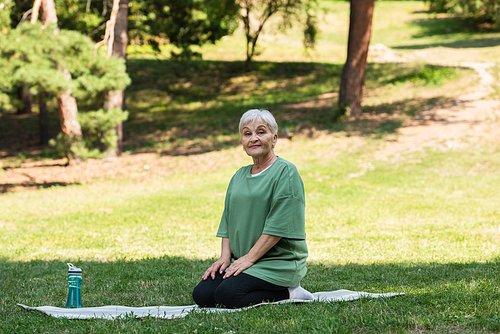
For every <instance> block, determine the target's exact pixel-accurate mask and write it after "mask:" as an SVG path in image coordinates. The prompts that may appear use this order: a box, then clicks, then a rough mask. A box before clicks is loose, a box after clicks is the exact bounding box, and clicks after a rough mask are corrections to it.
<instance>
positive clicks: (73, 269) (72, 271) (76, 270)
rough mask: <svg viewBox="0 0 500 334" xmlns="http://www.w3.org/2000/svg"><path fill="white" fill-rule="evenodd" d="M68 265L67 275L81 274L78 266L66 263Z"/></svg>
mask: <svg viewBox="0 0 500 334" xmlns="http://www.w3.org/2000/svg"><path fill="white" fill-rule="evenodd" d="M66 264H67V265H68V267H69V269H68V275H81V274H82V270H81V269H80V268H77V267H75V266H74V265H72V264H71V263H66Z"/></svg>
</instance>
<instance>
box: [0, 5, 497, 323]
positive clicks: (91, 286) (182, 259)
mask: <svg viewBox="0 0 500 334" xmlns="http://www.w3.org/2000/svg"><path fill="white" fill-rule="evenodd" d="M321 4H322V5H323V6H324V7H326V8H328V9H329V11H327V12H325V13H324V14H321V15H323V16H320V20H319V23H320V24H319V28H320V29H319V35H318V41H317V44H316V47H315V49H313V50H309V51H307V52H306V51H304V48H303V45H302V40H301V38H300V36H299V35H300V31H299V30H300V29H299V28H298V27H292V28H291V29H289V30H287V31H285V32H280V31H272V30H269V31H267V30H266V31H265V33H264V34H263V35H262V36H261V40H260V42H259V43H260V47H261V51H262V53H261V54H260V55H258V56H256V57H255V58H254V69H253V70H251V71H244V69H243V64H244V60H245V50H244V45H245V41H244V36H243V33H242V32H241V30H236V31H235V33H234V34H233V35H231V36H228V37H225V38H223V39H222V40H221V41H219V42H217V43H216V44H215V45H204V46H202V47H200V48H199V50H198V51H199V52H200V53H201V54H202V55H203V60H191V61H184V62H178V61H173V60H171V59H170V58H169V53H168V50H165V49H164V50H163V52H162V53H160V54H158V53H151V52H149V50H143V49H142V48H141V47H133V46H130V47H129V55H128V59H127V72H128V74H129V75H130V77H131V79H132V83H131V85H130V86H129V87H128V88H127V91H126V94H127V111H128V112H129V119H128V121H127V132H128V138H127V140H126V141H125V142H124V152H123V154H122V155H121V156H120V157H115V158H108V159H89V160H87V161H82V162H81V163H80V164H78V165H71V166H65V160H64V159H63V158H61V157H60V156H58V155H57V154H58V153H57V152H55V149H51V148H43V147H40V146H37V144H36V140H37V120H36V115H15V114H14V113H12V112H2V114H1V115H0V131H1V139H2V145H1V147H0V149H1V153H2V156H1V163H2V169H0V186H1V189H2V194H0V227H1V230H2V233H1V235H0V308H1V313H0V320H1V322H0V329H1V330H2V331H3V332H8V331H11V332H65V331H71V332H90V331H92V332H110V331H112V332H179V333H180V332H209V333H228V332H232V333H236V332H243V333H246V332H254V333H257V332H259V333H260V332H321V333H324V332H333V333H348V332H373V333H380V332H412V333H426V332H430V333H434V332H438V333H458V332H460V333H464V332H465V333H467V332H469V333H477V332H485V333H486V332H498V331H499V330H500V312H499V309H500V305H499V303H498V300H499V297H500V291H499V288H498V287H499V286H500V284H499V283H500V279H499V278H498V277H499V275H498V272H499V269H500V259H499V249H498V245H499V243H500V219H499V209H498V203H500V195H499V191H498V184H499V175H498V172H499V166H500V154H499V152H500V151H499V149H498V143H499V141H500V132H499V129H500V128H499V125H500V120H499V111H498V106H499V105H498V100H499V96H498V93H499V87H498V76H499V71H498V61H497V59H498V55H499V53H500V47H499V44H500V33H498V32H497V31H495V30H494V29H493V28H489V27H484V25H483V26H482V27H477V26H474V25H471V24H470V22H469V21H467V20H464V19H462V18H461V17H459V16H457V15H454V14H453V13H452V14H435V13H432V12H429V11H428V9H429V6H428V4H426V3H423V2H416V1H401V2H392V1H378V2H376V4H375V11H374V19H373V30H372V38H371V43H370V44H371V49H370V51H369V64H368V69H367V74H366V84H365V88H364V92H365V95H364V97H363V115H362V116H361V117H359V118H349V117H344V118H341V119H334V117H333V116H332V115H333V114H334V110H335V107H336V99H337V92H338V87H339V83H340V76H341V72H342V67H343V62H344V61H345V56H346V51H347V34H348V26H349V3H347V2H328V1H324V2H321ZM145 51H148V52H147V53H144V52H145ZM49 106H50V104H49ZM255 107H262V108H267V109H269V110H271V111H272V112H273V113H275V115H276V118H277V120H278V124H279V126H280V129H284V128H287V129H289V131H290V132H292V133H293V134H294V136H293V137H291V139H288V138H284V136H282V138H280V139H279V141H278V146H277V148H276V152H277V154H278V155H279V156H281V157H283V158H285V159H287V160H289V161H291V162H293V163H294V164H295V165H296V166H297V168H298V169H299V172H300V173H301V175H302V177H303V180H304V184H305V190H306V203H307V208H306V231H307V235H308V246H309V249H310V260H309V265H308V268H309V272H308V274H307V276H306V278H305V279H304V280H303V284H302V285H303V287H304V288H306V289H308V290H309V291H312V292H316V291H330V290H337V289H349V290H358V291H367V292H404V293H405V295H404V296H401V297H397V298H391V299H377V300H367V299H363V300H360V301H356V302H349V303H329V304H320V303H313V304H309V305H281V306H266V307H261V308H258V309H253V310H248V311H244V312H238V313H234V314H226V315H220V314H209V313H196V314H191V315H189V316H188V317H186V318H184V319H179V320H159V319H154V318H146V319H142V320H136V319H134V318H125V319H120V320H116V321H106V320H91V321H69V320H61V319H53V318H49V317H45V316H43V315H41V314H37V313H29V312H26V311H25V310H22V309H20V308H17V307H16V304H17V303H22V304H26V305H31V306H41V305H53V306H60V307H63V306H64V304H65V299H66V293H67V287H66V282H65V279H66V269H67V267H66V265H65V263H66V262H72V263H74V264H76V265H77V266H78V267H80V268H82V269H83V275H84V279H83V290H82V293H83V302H84V306H102V305H130V306H146V305H186V304H192V300H191V295H190V294H191V291H192V288H193V287H194V286H195V285H196V283H197V282H198V280H199V279H200V277H201V275H202V273H203V272H204V271H205V269H206V267H208V266H209V264H210V263H211V261H213V260H214V259H215V258H216V257H217V255H218V250H219V240H217V239H216V238H215V237H214V235H215V231H216V228H217V225H218V220H219V219H220V215H221V212H222V206H223V200H224V194H225V189H226V187H227V184H228V182H229V179H230V177H231V175H232V174H233V173H234V172H235V171H236V170H237V169H238V168H239V167H240V166H242V165H246V164H249V163H251V161H250V160H249V158H248V157H247V156H245V154H244V152H243V151H242V150H241V148H240V147H239V146H238V134H237V122H238V120H239V116H240V115H241V114H242V113H243V112H244V111H246V110H247V109H249V108H255ZM49 116H50V117H51V123H52V124H57V112H55V111H54V110H52V111H49ZM301 124H310V125H311V127H312V129H313V130H312V131H309V132H307V133H300V132H297V131H295V129H296V127H297V126H299V125H301ZM56 130H57V129H53V131H54V132H55V134H57V131H56ZM294 132H296V133H294Z"/></svg>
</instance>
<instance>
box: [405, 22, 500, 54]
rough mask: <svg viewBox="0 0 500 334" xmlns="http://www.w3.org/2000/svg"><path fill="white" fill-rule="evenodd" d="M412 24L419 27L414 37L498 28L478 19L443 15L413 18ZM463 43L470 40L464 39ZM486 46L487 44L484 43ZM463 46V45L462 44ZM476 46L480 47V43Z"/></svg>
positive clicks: (481, 31) (483, 31)
mask: <svg viewBox="0 0 500 334" xmlns="http://www.w3.org/2000/svg"><path fill="white" fill-rule="evenodd" d="M411 24H412V25H416V26H418V27H419V28H420V32H419V33H418V34H415V35H413V36H412V37H415V38H422V37H430V36H441V37H445V36H446V35H451V34H457V33H460V34H474V33H487V32H498V30H495V29H492V28H491V27H490V25H488V24H485V22H481V21H480V20H474V19H473V18H462V17H460V16H458V15H457V16H453V15H451V14H450V15H448V16H443V17H431V18H427V19H419V20H414V21H413V22H412V23H411ZM482 40H483V39H479V40H478V41H479V42H478V43H479V44H481V41H482ZM464 42H465V43H468V42H472V41H467V40H466V41H464ZM485 46H487V45H485ZM464 47H465V46H464ZM477 47H481V46H480V45H479V46H477Z"/></svg>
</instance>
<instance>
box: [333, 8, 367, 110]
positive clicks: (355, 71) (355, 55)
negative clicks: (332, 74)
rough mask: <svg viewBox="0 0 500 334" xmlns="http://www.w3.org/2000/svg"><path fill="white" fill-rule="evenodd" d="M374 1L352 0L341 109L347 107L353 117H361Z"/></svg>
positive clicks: (343, 72)
mask: <svg viewBox="0 0 500 334" xmlns="http://www.w3.org/2000/svg"><path fill="white" fill-rule="evenodd" d="M373 9H374V0H351V14H350V22H349V41H348V44H347V60H346V63H345V66H344V70H343V71H342V80H341V83H340V92H339V107H340V108H343V107H345V106H346V105H347V106H348V107H349V109H350V113H351V116H354V117H359V116H361V99H362V97H363V85H364V83H365V73H366V62H367V59H368V46H369V45H370V35H371V28H372V18H373Z"/></svg>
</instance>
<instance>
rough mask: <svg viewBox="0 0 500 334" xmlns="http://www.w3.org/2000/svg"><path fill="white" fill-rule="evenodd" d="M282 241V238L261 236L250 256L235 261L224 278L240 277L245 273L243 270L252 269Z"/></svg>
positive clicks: (249, 253)
mask: <svg viewBox="0 0 500 334" xmlns="http://www.w3.org/2000/svg"><path fill="white" fill-rule="evenodd" d="M280 240H281V237H278V236H275V235H270V234H263V235H261V236H260V238H259V240H257V242H256V243H255V245H254V246H253V247H252V248H251V249H250V251H249V252H248V254H246V255H244V256H242V257H240V258H239V259H238V260H236V261H234V262H233V264H232V265H231V266H229V268H228V269H227V271H226V273H225V274H224V278H228V277H230V276H238V275H239V274H240V273H241V272H243V270H245V269H248V268H250V267H251V266H252V265H253V264H254V263H255V262H257V260H259V259H260V258H261V257H262V256H264V254H266V253H267V252H268V251H269V250H270V249H271V248H273V246H274V245H276V244H277V243H278V241H280ZM229 256H231V254H229Z"/></svg>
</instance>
